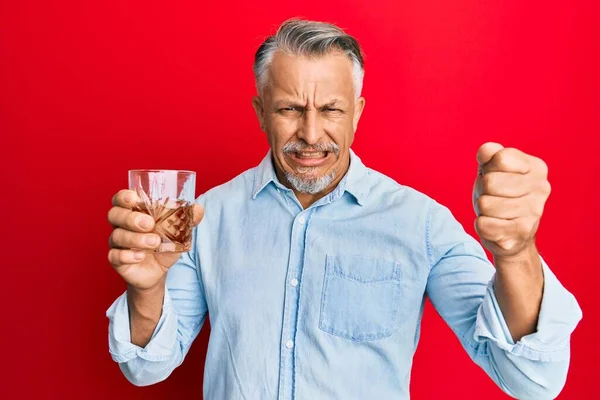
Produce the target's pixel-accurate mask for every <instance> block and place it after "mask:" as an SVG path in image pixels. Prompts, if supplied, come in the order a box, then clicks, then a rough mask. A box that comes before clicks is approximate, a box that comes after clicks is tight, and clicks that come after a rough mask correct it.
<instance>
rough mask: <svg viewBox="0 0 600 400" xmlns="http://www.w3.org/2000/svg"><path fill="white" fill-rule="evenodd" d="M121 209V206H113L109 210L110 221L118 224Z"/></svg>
mask: <svg viewBox="0 0 600 400" xmlns="http://www.w3.org/2000/svg"><path fill="white" fill-rule="evenodd" d="M119 211H120V210H119V207H112V208H111V209H110V210H108V222H110V223H111V224H113V225H116V224H117V220H118V217H119Z"/></svg>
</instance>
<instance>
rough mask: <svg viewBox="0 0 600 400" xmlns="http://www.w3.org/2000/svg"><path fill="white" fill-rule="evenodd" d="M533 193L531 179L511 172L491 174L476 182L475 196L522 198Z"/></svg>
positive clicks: (481, 177)
mask: <svg viewBox="0 0 600 400" xmlns="http://www.w3.org/2000/svg"><path fill="white" fill-rule="evenodd" d="M531 191H532V188H531V177H529V176H528V175H521V174H513V173H511V172H490V173H487V174H485V175H483V176H480V177H478V178H477V180H476V181H475V194H476V195H477V196H481V195H484V194H487V195H490V196H500V197H521V196H524V195H526V194H529V193H530V192H531Z"/></svg>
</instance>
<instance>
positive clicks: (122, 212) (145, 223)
mask: <svg viewBox="0 0 600 400" xmlns="http://www.w3.org/2000/svg"><path fill="white" fill-rule="evenodd" d="M108 222H110V223H111V225H113V226H115V227H121V228H124V229H127V230H130V231H135V232H150V231H151V230H152V229H154V218H152V217H151V216H149V215H147V214H144V213H141V212H136V211H131V210H130V209H127V208H123V207H113V208H111V209H110V210H109V211H108Z"/></svg>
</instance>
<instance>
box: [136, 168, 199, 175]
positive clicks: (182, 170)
mask: <svg viewBox="0 0 600 400" xmlns="http://www.w3.org/2000/svg"><path fill="white" fill-rule="evenodd" d="M127 172H128V173H132V172H176V173H183V174H194V175H195V174H196V171H190V170H186V169H130V170H128V171H127Z"/></svg>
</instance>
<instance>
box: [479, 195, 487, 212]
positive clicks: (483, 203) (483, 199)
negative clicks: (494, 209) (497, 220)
mask: <svg viewBox="0 0 600 400" xmlns="http://www.w3.org/2000/svg"><path fill="white" fill-rule="evenodd" d="M477 207H478V208H479V211H480V212H482V213H485V212H486V211H489V208H490V197H489V196H487V195H484V196H480V197H479V199H477Z"/></svg>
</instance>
